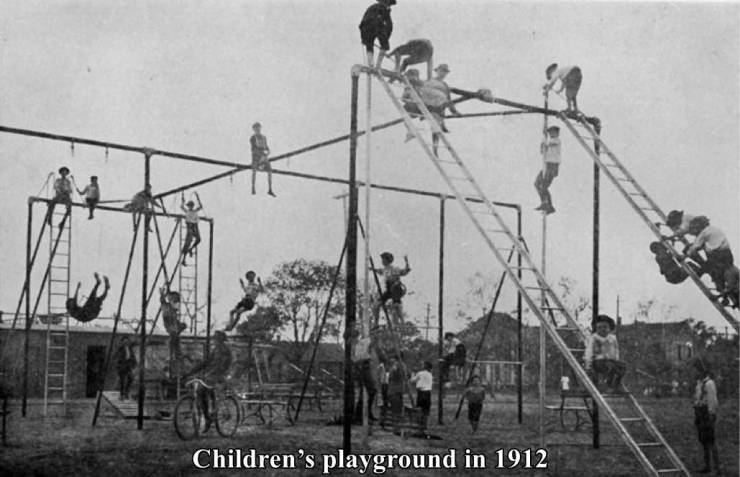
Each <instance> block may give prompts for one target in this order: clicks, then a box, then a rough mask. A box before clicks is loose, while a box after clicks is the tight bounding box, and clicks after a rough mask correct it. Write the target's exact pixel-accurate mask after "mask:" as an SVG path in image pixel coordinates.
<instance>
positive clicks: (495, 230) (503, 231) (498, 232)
mask: <svg viewBox="0 0 740 477" xmlns="http://www.w3.org/2000/svg"><path fill="white" fill-rule="evenodd" d="M484 230H485V231H486V232H491V233H493V234H508V233H509V231H508V230H502V229H484ZM502 250H511V249H510V248H508V249H502Z"/></svg>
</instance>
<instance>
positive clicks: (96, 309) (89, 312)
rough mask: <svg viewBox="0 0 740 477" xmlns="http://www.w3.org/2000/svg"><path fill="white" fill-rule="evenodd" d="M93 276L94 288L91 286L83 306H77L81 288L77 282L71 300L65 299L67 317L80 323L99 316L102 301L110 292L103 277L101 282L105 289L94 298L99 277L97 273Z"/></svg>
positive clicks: (106, 278)
mask: <svg viewBox="0 0 740 477" xmlns="http://www.w3.org/2000/svg"><path fill="white" fill-rule="evenodd" d="M94 275H95V286H93V288H92V290H90V295H88V297H87V300H85V304H84V305H82V306H79V305H78V304H77V295H78V294H79V293H80V287H81V286H82V283H81V282H77V288H76V289H75V294H74V296H73V297H71V298H67V303H66V305H67V313H69V316H71V317H72V318H74V319H75V320H77V321H80V322H82V323H87V322H89V321H92V320H94V319H95V318H97V317H98V315H100V309H101V308H102V306H103V301H104V300H105V297H107V296H108V290H110V283H109V282H108V277H105V276H104V277H103V280H104V281H105V289H104V290H103V294H102V295H100V296H96V295H97V293H98V287H99V286H100V275H98V274H97V273H95V274H94Z"/></svg>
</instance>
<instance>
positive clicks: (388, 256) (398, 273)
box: [373, 252, 411, 326]
mask: <svg viewBox="0 0 740 477" xmlns="http://www.w3.org/2000/svg"><path fill="white" fill-rule="evenodd" d="M393 260H394V257H393V254H392V253H390V252H383V253H381V254H380V261H381V263H382V264H383V268H376V269H373V271H374V272H375V273H380V274H382V275H383V281H384V282H385V291H384V292H383V293H382V294H381V295H380V298H379V300H377V301H376V302H375V303H374V305H373V319H374V320H375V321H374V325H375V326H377V325H378V320H379V319H380V309H381V308H382V307H383V305H384V304H385V303H386V302H388V300H392V302H393V307H392V308H391V309H390V310H389V311H390V315H391V317H392V318H394V319H395V322H396V324H400V323H401V322H402V321H403V319H402V317H403V304H402V302H401V299H402V298H403V296H404V295H405V294H406V287H405V286H404V284H403V283H401V277H403V276H405V275H408V273H409V272H410V271H411V267H409V259H408V257H407V256H404V257H403V260H404V262H405V266H404V268H399V267H396V266H394V265H393Z"/></svg>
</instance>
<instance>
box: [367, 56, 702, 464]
mask: <svg viewBox="0 0 740 477" xmlns="http://www.w3.org/2000/svg"><path fill="white" fill-rule="evenodd" d="M353 71H355V72H357V71H359V72H362V73H368V74H371V75H372V76H375V77H377V78H378V80H379V81H380V83H381V85H382V86H383V89H384V90H385V91H386V93H387V94H388V96H389V97H390V99H391V101H392V102H393V105H394V106H395V108H396V109H397V110H398V112H399V113H400V114H401V116H402V117H403V119H404V121H405V123H406V126H407V127H408V128H409V129H410V130H411V131H412V132H413V133H414V136H415V137H416V139H417V140H418V141H419V143H420V144H421V146H422V148H423V151H424V153H425V155H426V156H427V158H428V159H429V160H430V161H431V162H432V163H433V165H434V167H435V168H436V169H437V171H438V172H439V173H440V175H441V176H442V178H443V179H444V181H445V182H446V184H447V185H448V186H449V188H450V189H451V191H452V193H453V195H454V196H455V197H456V199H457V200H458V202H459V204H460V206H461V207H462V209H463V211H464V212H465V214H466V215H467V216H468V218H469V219H470V220H471V222H472V223H473V225H474V226H475V228H476V229H477V230H478V232H479V233H480V234H481V236H482V237H483V239H484V241H485V243H486V245H487V246H488V248H489V250H490V251H491V253H492V254H493V255H494V257H495V258H496V260H498V262H499V263H500V264H501V266H502V267H504V270H505V271H506V273H507V274H508V275H509V277H510V279H511V281H512V283H514V285H515V286H516V287H517V289H518V291H519V292H520V294H521V296H522V299H523V300H524V302H525V303H526V304H527V307H528V308H529V309H530V310H531V311H532V313H533V314H534V315H535V316H536V317H537V319H538V320H539V322H540V326H542V327H544V329H545V331H546V332H547V334H548V335H549V336H550V338H551V339H552V341H553V343H554V344H555V345H556V346H557V348H558V350H559V351H560V353H561V354H562V355H563V356H564V357H565V359H566V361H567V362H568V364H569V365H570V367H571V368H572V369H573V372H574V373H575V375H576V377H577V378H578V380H579V381H580V382H581V383H582V384H583V386H584V388H585V389H586V390H587V391H588V393H589V394H590V395H591V397H592V398H593V400H594V402H595V403H596V404H597V405H598V406H599V408H600V409H603V411H604V414H605V415H606V417H607V418H608V419H609V421H610V422H611V424H612V425H613V426H614V427H615V429H616V431H617V434H618V435H619V437H620V438H621V439H622V441H623V442H624V444H625V445H626V446H627V447H628V448H629V449H630V451H632V453H633V454H634V455H635V457H636V458H637V460H638V461H639V463H640V464H641V465H642V467H643V468H644V470H645V471H646V472H647V473H648V474H649V475H651V476H658V475H665V474H674V475H677V474H680V475H686V476H688V475H689V472H688V470H687V469H686V467H685V466H684V464H683V463H682V462H681V460H680V459H679V458H678V456H677V455H676V453H675V452H674V451H673V449H672V448H671V447H670V446H669V445H668V443H667V442H666V440H665V439H664V438H663V436H662V435H661V434H660V432H659V431H658V429H657V428H656V427H655V426H654V425H653V423H652V421H651V420H650V418H649V417H648V416H647V414H646V413H645V412H644V410H643V409H642V407H641V406H640V405H639V403H638V402H637V401H636V400H635V399H634V397H633V396H632V395H631V394H629V393H621V394H618V395H605V394H603V393H602V392H601V391H600V390H599V389H598V388H597V387H596V386H595V385H594V383H593V381H592V380H591V379H590V377H589V376H588V374H587V372H586V370H585V369H584V367H583V366H582V365H581V363H580V360H579V359H578V358H577V357H576V355H575V353H579V352H583V351H584V350H583V349H571V347H569V345H568V344H567V343H566V340H565V338H566V336H563V335H561V333H564V334H565V333H569V334H573V333H575V334H576V336H577V338H578V340H579V341H581V342H583V341H585V340H586V339H587V336H586V334H585V333H584V332H583V330H582V329H581V328H580V327H579V326H578V323H577V322H576V321H575V319H574V318H573V316H572V315H571V314H570V312H568V310H567V309H566V307H565V306H564V305H563V303H562V301H561V300H560V297H559V296H558V295H557V294H556V293H555V292H554V290H553V289H552V287H551V286H550V285H549V284H548V281H547V279H546V278H545V276H544V275H543V273H542V272H541V271H540V269H539V268H538V267H537V265H536V264H535V263H534V260H533V259H532V257H531V256H530V254H529V251H528V250H527V249H526V247H524V245H523V244H522V243H521V242H520V240H519V237H518V236H517V235H516V234H514V233H513V232H512V230H511V229H510V228H509V226H508V225H507V224H506V222H505V221H504V220H503V217H502V216H501V215H500V214H499V212H498V210H497V207H496V206H495V205H494V204H493V203H492V202H491V201H490V200H489V199H488V197H487V196H486V194H485V193H484V192H483V189H482V188H481V187H480V185H479V184H478V182H477V181H476V180H475V178H474V177H473V175H472V174H471V173H470V171H469V170H468V168H467V167H466V166H465V164H464V163H463V162H462V160H461V159H460V157H459V155H458V154H457V152H456V151H455V149H453V147H452V145H451V144H450V142H449V141H448V140H447V137H446V136H445V135H444V133H443V131H442V130H441V128H440V127H439V125H438V124H437V123H436V121H434V120H433V118H432V116H431V114H430V113H429V110H428V109H427V108H426V106H425V105H424V103H423V102H422V100H421V98H419V96H418V95H416V94H415V95H414V96H415V97H414V100H415V101H416V102H417V103H418V105H419V109H420V110H421V112H422V114H423V116H424V118H425V119H426V120H427V121H429V123H430V124H431V126H432V131H433V132H434V133H436V134H437V135H438V137H439V139H440V142H441V144H440V146H444V149H446V150H447V151H448V154H446V155H444V156H437V155H436V154H435V153H434V151H433V148H432V146H433V145H432V144H431V143H430V141H428V140H425V139H424V137H423V136H422V134H421V133H420V132H419V130H418V129H417V128H416V126H415V125H414V123H413V122H412V120H411V117H410V116H409V115H408V113H407V112H406V111H405V110H404V107H403V104H402V103H401V101H400V100H399V98H398V97H397V95H396V93H395V92H394V91H393V89H392V88H391V86H390V85H389V84H388V81H387V80H386V78H385V77H384V76H385V75H386V74H387V73H385V72H378V71H374V70H370V69H368V68H364V67H361V66H360V67H355V69H354V70H353ZM355 74H357V73H355ZM391 75H392V74H391ZM402 79H403V82H404V85H405V86H410V85H409V84H408V82H407V80H406V79H405V78H402ZM560 117H561V119H562V120H564V121H567V119H566V118H565V116H563V115H560ZM470 198H473V199H478V200H479V201H480V202H470V201H469V200H467V199H470ZM512 250H515V251H516V252H517V253H518V254H520V255H521V257H522V261H523V266H511V265H509V264H508V262H507V260H506V254H507V252H511V251H512ZM540 295H543V296H544V297H545V298H546V299H547V301H546V304H544V305H539V304H538V303H537V301H538V300H537V298H538V297H539V296H540ZM543 301H545V300H543ZM613 398H618V399H620V403H619V404H620V406H615V404H616V403H615V402H614V401H611V400H608V399H613ZM621 404H626V405H627V406H622V405H621ZM627 407H628V408H629V409H630V410H631V413H630V415H625V414H623V411H624V410H626V408H627ZM617 412H619V413H620V414H617ZM638 425H640V426H643V427H645V428H647V431H648V432H649V435H650V438H649V441H648V442H639V441H637V440H636V438H635V436H636V435H638V432H637V431H638V429H635V428H632V427H631V426H638ZM628 426H629V427H628ZM666 462H668V463H669V464H666ZM667 465H668V466H667Z"/></svg>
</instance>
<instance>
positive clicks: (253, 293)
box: [225, 270, 265, 332]
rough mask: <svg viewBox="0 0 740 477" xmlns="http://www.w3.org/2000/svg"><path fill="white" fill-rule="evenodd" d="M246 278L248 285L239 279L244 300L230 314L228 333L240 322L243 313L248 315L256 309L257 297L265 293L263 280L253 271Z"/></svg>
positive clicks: (227, 326)
mask: <svg viewBox="0 0 740 477" xmlns="http://www.w3.org/2000/svg"><path fill="white" fill-rule="evenodd" d="M244 276H245V277H246V278H247V283H246V284H245V283H244V280H242V279H241V278H239V284H240V285H241V286H242V290H243V291H244V298H242V299H241V301H240V302H239V303H237V304H236V306H235V307H234V309H232V310H231V311H230V312H229V323H228V324H227V325H226V328H225V330H226V331H227V332H228V331H231V330H233V329H234V327H235V326H236V324H237V323H238V322H239V319H240V318H241V316H242V313H246V312H248V311H250V310H251V309H252V308H254V304H255V302H256V300H257V296H259V294H260V293H264V291H265V287H263V286H262V279H261V278H259V277H257V274H256V273H254V272H253V271H252V270H250V271H248V272H247V273H246V274H245V275H244ZM255 277H257V282H256V283H255V281H254V279H255Z"/></svg>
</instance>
